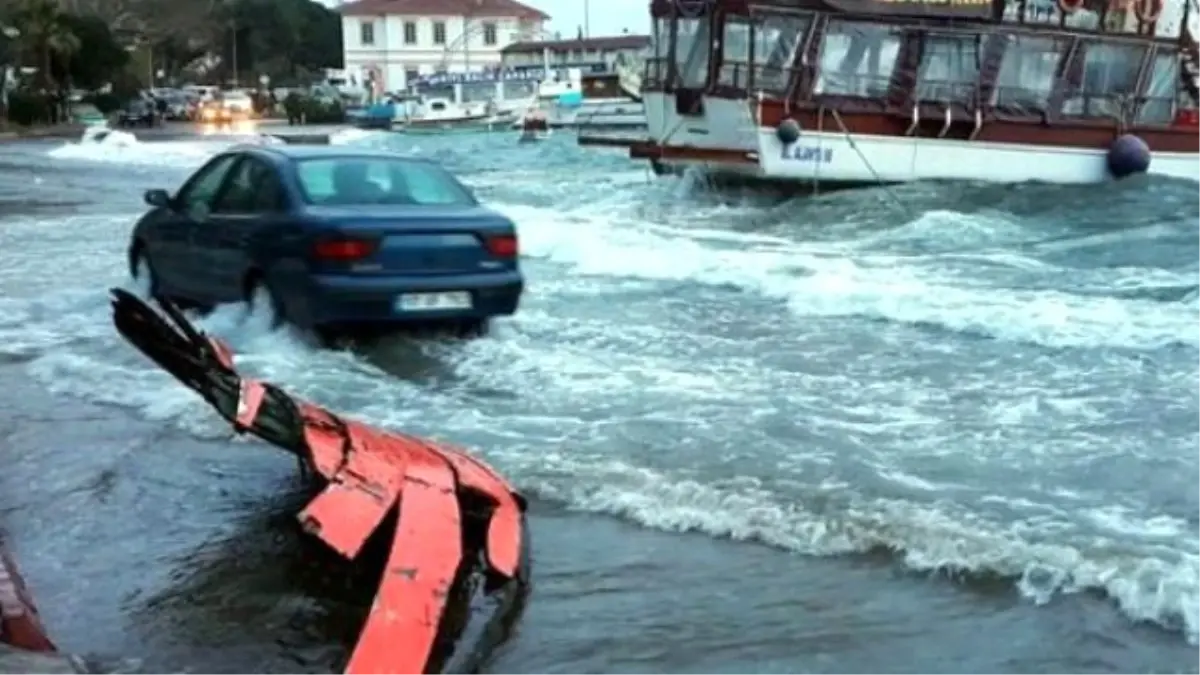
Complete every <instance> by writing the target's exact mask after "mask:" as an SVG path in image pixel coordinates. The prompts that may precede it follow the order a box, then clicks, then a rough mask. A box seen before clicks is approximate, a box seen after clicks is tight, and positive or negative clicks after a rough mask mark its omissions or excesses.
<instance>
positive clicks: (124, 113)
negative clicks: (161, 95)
mask: <svg viewBox="0 0 1200 675" xmlns="http://www.w3.org/2000/svg"><path fill="white" fill-rule="evenodd" d="M158 120H159V117H158V110H157V109H155V107H154V102H153V101H149V100H146V99H141V98H137V99H134V100H132V101H130V102H129V103H126V104H125V107H124V108H122V109H121V111H120V112H119V113H118V114H117V125H118V126H122V127H152V126H154V125H156V124H158Z"/></svg>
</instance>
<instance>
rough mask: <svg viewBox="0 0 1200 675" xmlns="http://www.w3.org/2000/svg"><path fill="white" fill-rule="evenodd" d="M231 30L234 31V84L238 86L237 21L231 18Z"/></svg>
mask: <svg viewBox="0 0 1200 675" xmlns="http://www.w3.org/2000/svg"><path fill="white" fill-rule="evenodd" d="M229 30H230V31H232V32H233V86H234V87H235V88H236V87H237V86H238V62H237V21H236V20H230V22H229Z"/></svg>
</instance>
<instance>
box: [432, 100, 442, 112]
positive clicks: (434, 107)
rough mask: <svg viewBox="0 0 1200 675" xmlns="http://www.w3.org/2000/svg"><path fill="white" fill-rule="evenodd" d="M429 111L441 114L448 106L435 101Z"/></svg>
mask: <svg viewBox="0 0 1200 675" xmlns="http://www.w3.org/2000/svg"><path fill="white" fill-rule="evenodd" d="M429 109H430V110H434V111H438V112H440V111H443V110H445V109H446V104H445V103H442V102H441V101H434V102H433V103H430V104H429Z"/></svg>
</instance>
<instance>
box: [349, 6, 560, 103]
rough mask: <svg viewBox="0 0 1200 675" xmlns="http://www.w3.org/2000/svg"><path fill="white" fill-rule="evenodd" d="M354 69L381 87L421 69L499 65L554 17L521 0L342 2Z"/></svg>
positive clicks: (401, 82) (393, 86) (398, 83)
mask: <svg viewBox="0 0 1200 675" xmlns="http://www.w3.org/2000/svg"><path fill="white" fill-rule="evenodd" d="M338 12H340V13H341V15H342V56H343V58H344V59H345V66H346V72H347V73H348V74H349V75H350V77H351V78H357V79H358V82H359V83H363V82H366V81H368V80H370V79H372V78H374V80H375V81H376V83H377V84H376V87H377V90H379V91H396V90H399V89H404V88H405V87H406V86H407V83H408V81H409V80H411V79H413V78H415V77H416V76H418V75H427V74H430V73H435V72H439V71H445V72H463V71H469V70H479V69H482V68H486V67H493V68H494V67H498V66H499V65H500V62H501V56H500V55H501V51H502V50H503V49H504V48H505V47H506V46H508V45H510V44H513V43H515V42H519V41H521V40H522V39H526V40H528V39H530V38H531V37H535V36H538V35H541V34H542V32H543V28H542V27H543V25H544V23H545V22H546V21H548V20H549V19H550V17H549V16H548V15H547V14H546V13H545V12H542V11H540V10H538V9H535V8H533V7H530V6H528V5H524V4H522V3H520V2H517V0H357V2H348V3H346V4H343V5H341V6H340V7H338Z"/></svg>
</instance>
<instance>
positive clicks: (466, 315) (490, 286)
mask: <svg viewBox="0 0 1200 675" xmlns="http://www.w3.org/2000/svg"><path fill="white" fill-rule="evenodd" d="M310 279H311V281H310V287H309V289H308V293H307V294H306V295H307V297H306V298H304V301H305V302H304V304H306V305H307V308H306V309H307V310H308V311H307V312H300V314H307V315H308V318H309V321H308V322H306V323H309V324H311V325H313V326H319V325H332V324H350V323H353V324H362V323H371V324H392V323H394V324H403V323H413V322H422V321H440V320H471V319H487V318H489V317H493V316H508V315H511V314H514V313H516V311H517V306H518V304H519V303H520V301H521V293H522V292H523V291H524V289H525V280H524V278H523V277H522V276H521V273H520V272H519V271H516V270H513V271H511V272H501V273H495V272H493V273H489V274H461V275H445V276H343V275H314V276H312V277H310ZM437 291H468V292H470V293H471V305H472V306H471V307H470V308H469V309H438V310H422V311H417V312H411V311H402V310H399V309H397V308H396V302H397V299H398V298H399V297H400V295H402V294H404V293H431V292H437Z"/></svg>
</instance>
